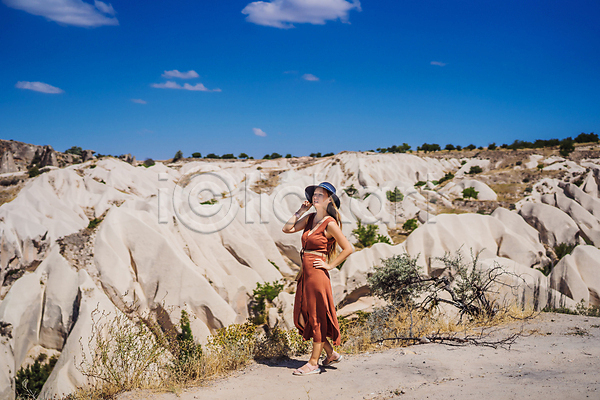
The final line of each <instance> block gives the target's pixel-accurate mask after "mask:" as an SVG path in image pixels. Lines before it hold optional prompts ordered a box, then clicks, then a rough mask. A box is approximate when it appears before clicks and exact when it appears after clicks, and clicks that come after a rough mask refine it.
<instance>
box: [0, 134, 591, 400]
mask: <svg viewBox="0 0 600 400" xmlns="http://www.w3.org/2000/svg"><path fill="white" fill-rule="evenodd" d="M6 143H7V142H6V141H3V142H2V145H3V146H4V145H5V144H6ZM8 143H9V144H10V142H8ZM12 143H16V142H12ZM10 145H11V146H13V144H10ZM5 148H6V147H5ZM15 148H16V150H13V148H12V147H11V148H10V151H9V152H6V151H4V152H3V153H2V154H4V155H6V154H11V155H12V163H13V164H15V165H20V163H24V164H23V165H25V164H27V163H31V160H30V161H27V160H28V158H27V157H30V156H31V157H32V160H33V157H35V156H36V153H38V151H39V149H37V148H36V149H31V148H28V147H26V146H25V147H19V146H16V147H15ZM44 151H47V152H49V151H50V150H47V149H46V150H44ZM32 152H33V155H32ZM581 152H585V154H587V155H588V157H582V156H581V154H580V153H581ZM17 153H18V154H20V156H18V157H17V156H16V154H17ZM487 153H489V154H491V156H490V157H489V159H484V157H485V156H486V154H487ZM487 153H485V152H479V154H467V153H461V152H449V153H447V154H445V155H444V156H443V157H442V156H440V155H439V154H437V155H435V157H429V155H414V154H374V153H355V152H342V153H340V154H337V155H335V156H331V157H325V158H319V159H314V158H311V157H301V158H296V159H283V158H282V159H276V160H247V161H240V160H235V161H234V160H232V161H225V160H198V161H191V160H182V161H179V162H177V163H166V162H165V163H161V162H157V163H156V165H154V166H152V167H150V168H145V167H144V166H142V165H141V164H139V163H136V162H135V161H134V160H133V158H131V160H129V161H131V163H127V162H124V161H121V160H118V159H115V158H112V157H107V158H102V159H96V158H93V157H92V158H91V159H89V160H87V161H85V162H82V163H78V164H68V163H67V164H65V166H64V167H62V168H53V169H51V170H49V171H48V172H45V173H43V174H41V175H39V176H37V177H35V178H30V179H29V178H25V177H24V178H23V181H22V182H20V183H17V184H19V185H21V186H22V187H21V189H20V191H19V192H18V195H16V197H15V198H14V199H13V200H12V201H10V202H8V203H6V204H3V205H2V206H1V207H0V246H1V247H0V249H1V251H0V282H2V288H1V289H0V321H1V322H2V327H3V328H2V331H1V333H0V334H1V335H2V337H1V338H0V388H4V389H0V399H12V398H14V373H15V371H16V370H18V369H19V368H20V367H21V366H22V365H24V364H25V363H27V362H28V360H29V359H31V357H32V355H33V354H39V352H44V351H46V352H48V353H53V352H54V353H60V357H59V361H58V363H57V365H56V367H55V368H54V371H53V373H52V375H51V377H50V379H49V380H48V382H47V383H46V385H45V386H44V390H43V392H42V397H43V398H48V397H52V396H53V395H59V396H60V395H63V394H66V393H69V392H71V391H72V390H74V388H75V387H77V386H78V385H81V384H82V383H83V382H84V381H85V379H84V377H83V375H82V374H81V372H80V371H79V370H78V369H77V365H78V364H77V362H78V360H80V359H81V348H80V338H81V342H86V339H87V338H88V337H89V336H90V334H91V333H90V329H91V328H90V326H91V322H90V318H91V313H92V311H93V310H100V311H102V312H105V313H106V314H107V315H118V314H125V315H128V316H129V317H130V318H139V317H143V318H153V319H154V320H155V321H156V322H157V323H158V324H159V325H160V326H161V327H162V328H163V329H165V330H169V329H173V327H174V326H176V325H178V323H179V316H180V311H181V310H186V311H187V312H188V313H189V314H190V315H192V316H193V317H194V318H193V319H192V330H193V332H194V335H195V337H197V338H200V339H201V340H205V338H206V337H207V336H208V335H209V334H210V333H211V332H214V330H216V329H218V328H221V327H223V326H226V325H229V324H231V323H235V322H241V321H243V320H245V319H246V318H247V316H248V302H249V300H250V297H251V294H252V290H253V289H254V288H255V287H256V284H257V283H264V282H273V281H277V280H283V281H287V282H289V283H288V289H287V291H284V292H282V293H281V294H280V295H279V297H278V298H277V299H276V300H275V302H276V305H277V308H278V309H279V310H280V312H278V311H276V310H274V309H272V310H270V313H269V323H270V324H273V325H274V324H279V325H280V326H283V327H286V328H293V326H292V325H293V322H292V320H291V318H290V316H291V310H292V307H291V306H292V300H293V295H292V294H290V292H292V291H293V279H292V278H293V276H294V275H295V273H296V272H297V270H298V264H299V262H300V259H299V250H300V240H299V237H298V235H286V234H283V233H282V232H281V226H282V225H283V223H284V222H285V221H286V220H287V219H288V218H289V216H290V215H291V214H292V213H293V212H294V211H296V209H297V208H298V205H299V203H300V201H301V200H302V198H303V189H304V187H305V186H307V185H309V184H314V183H318V182H320V181H324V180H326V181H329V182H331V183H332V184H334V185H335V186H336V187H337V188H338V193H339V194H340V199H341V202H342V207H341V213H342V219H343V226H342V230H343V232H344V234H345V235H346V236H347V237H348V238H350V240H351V242H354V241H355V240H356V239H355V238H354V237H353V235H352V230H353V229H354V228H356V226H357V221H358V219H360V220H361V221H362V222H363V223H374V224H376V225H377V226H378V227H379V233H382V234H384V235H388V236H391V237H392V238H393V239H395V244H394V245H388V244H384V243H379V244H376V245H374V246H372V247H370V248H367V249H363V250H360V251H357V252H355V253H353V254H352V255H351V256H350V258H349V259H348V260H347V261H346V263H345V264H344V267H343V268H342V269H341V270H339V271H338V270H334V271H332V273H331V278H332V285H333V289H334V297H335V299H336V302H338V304H340V305H342V306H344V308H342V309H341V310H340V312H341V313H348V312H352V311H353V310H356V309H360V308H364V307H365V306H368V305H369V304H370V303H369V296H368V295H369V292H368V287H367V285H366V277H367V276H368V273H369V271H370V270H371V268H372V267H373V265H376V264H377V263H379V262H380V259H381V258H385V257H390V256H392V255H395V254H401V253H404V252H407V253H408V254H410V255H412V256H417V255H418V257H419V260H420V263H421V265H423V266H425V267H426V269H427V273H429V274H435V273H436V270H438V269H439V268H440V266H439V264H437V263H436V258H437V257H440V256H443V255H444V254H445V253H446V252H454V251H456V250H457V249H459V248H463V249H471V250H472V251H473V252H474V253H479V254H480V260H481V261H482V264H483V266H484V267H486V266H490V265H492V264H494V263H498V264H500V265H502V266H504V267H505V268H506V269H507V270H509V271H511V272H514V273H515V274H518V275H519V276H521V277H522V280H520V281H518V282H512V283H515V284H518V285H519V287H520V289H519V290H520V299H521V301H523V302H524V303H528V304H535V305H536V306H537V307H538V308H541V307H544V306H546V305H550V306H557V305H559V304H562V305H565V304H566V305H569V306H574V305H575V303H577V302H579V301H580V300H583V302H584V304H586V305H587V304H591V305H600V296H599V294H600V283H599V282H598V281H597V278H596V277H597V276H598V269H599V268H600V261H599V260H600V257H598V255H599V253H598V252H600V250H598V246H599V245H600V243H599V238H600V199H599V198H598V177H599V176H600V160H599V159H598V158H593V156H594V153H593V149H589V148H587V147H586V148H585V149H577V150H576V151H575V152H574V153H573V154H572V156H571V157H569V159H565V158H561V157H558V156H556V155H555V154H552V153H547V152H540V153H539V154H536V153H535V152H532V151H524V152H522V154H521V156H520V157H521V158H520V159H519V157H518V156H519V154H518V152H517V153H513V152H503V151H500V150H498V151H495V152H487ZM503 154H504V155H505V156H506V157H502V155H503ZM4 155H3V156H2V157H3V164H2V165H7V166H9V165H12V164H11V161H10V158H11V156H9V155H6V156H4ZM41 155H42V159H44V153H42V154H41ZM463 155H470V156H471V157H462V156H463ZM46 159H48V160H50V162H53V161H52V160H53V157H52V155H51V154H50V155H48V156H47V157H46ZM60 159H62V156H60V155H56V156H55V157H54V160H57V161H58V160H60ZM506 160H512V161H511V162H507V161H506ZM515 160H517V161H515ZM136 165H137V166H136ZM540 165H541V167H540ZM472 166H478V167H480V168H481V170H482V172H481V173H476V174H471V173H469V171H470V169H471V167H472ZM55 167H56V166H55ZM448 172H452V173H453V174H454V176H455V177H454V178H453V179H450V180H448V181H446V182H444V183H442V184H439V183H438V182H437V181H439V180H440V179H441V178H442V177H444V176H445V175H446V173H448ZM420 181H423V182H424V183H425V184H424V185H422V186H417V187H415V184H416V183H417V182H420ZM8 186H9V187H10V186H11V185H8ZM470 187H472V188H474V190H475V191H477V192H479V193H482V197H483V198H482V199H479V198H478V199H471V200H467V199H463V198H462V190H464V189H465V188H470ZM396 188H397V190H399V191H400V192H401V193H402V199H401V201H397V202H390V200H389V198H388V196H387V192H388V191H394V190H395V189H396ZM351 189H354V190H351ZM494 196H495V197H494ZM502 206H504V207H502ZM469 210H472V211H478V213H472V212H471V213H469V212H467V211H469ZM412 218H416V219H419V220H420V221H421V224H420V226H419V227H418V228H417V229H416V230H415V231H414V232H412V233H410V234H408V233H409V232H403V231H402V228H401V227H402V225H403V223H404V222H405V221H407V220H409V219H412ZM403 238H406V240H404V241H402V239H403ZM558 246H570V247H571V248H573V251H572V253H571V254H570V255H566V256H564V257H562V258H560V259H559V255H557V251H558ZM540 270H545V271H551V272H550V274H549V276H546V275H544V274H543V273H542V272H540Z"/></svg>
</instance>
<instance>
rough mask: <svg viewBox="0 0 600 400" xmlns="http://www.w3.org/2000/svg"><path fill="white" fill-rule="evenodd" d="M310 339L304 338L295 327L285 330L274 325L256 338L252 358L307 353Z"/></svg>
mask: <svg viewBox="0 0 600 400" xmlns="http://www.w3.org/2000/svg"><path fill="white" fill-rule="evenodd" d="M310 345H311V344H310V341H307V340H304V339H303V338H302V336H300V334H299V333H298V331H297V330H296V329H294V330H291V331H286V330H283V329H280V328H278V327H275V328H273V329H269V330H267V331H266V332H265V334H264V335H262V336H259V337H258V338H257V340H256V345H255V350H254V358H255V359H257V360H261V359H273V358H284V357H294V356H299V355H302V354H306V353H308V351H309V350H310Z"/></svg>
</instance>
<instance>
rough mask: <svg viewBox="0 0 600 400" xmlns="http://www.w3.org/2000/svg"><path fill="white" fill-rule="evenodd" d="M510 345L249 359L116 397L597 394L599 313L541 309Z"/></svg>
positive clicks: (206, 399)
mask: <svg viewBox="0 0 600 400" xmlns="http://www.w3.org/2000/svg"><path fill="white" fill-rule="evenodd" d="M521 329H522V330H523V334H524V336H523V337H520V338H519V339H517V341H516V343H514V344H513V345H512V347H511V348H510V350H506V349H494V348H489V347H479V346H473V345H469V346H464V347H453V346H448V345H443V344H431V343H430V344H422V345H415V346H411V347H405V348H396V349H391V350H385V351H381V352H375V353H370V354H369V353H366V354H360V355H345V359H344V360H343V361H342V362H340V363H339V364H336V365H335V366H332V367H330V368H327V369H325V371H324V372H322V373H321V374H320V375H310V376H305V377H297V376H293V375H292V371H293V370H294V369H295V368H297V367H300V366H302V365H303V364H304V362H305V361H306V359H307V358H308V356H305V357H301V358H298V359H291V360H285V361H281V362H272V363H254V364H252V365H250V366H248V367H247V368H245V369H244V370H241V371H238V372H236V373H234V374H232V375H230V376H227V377H225V378H221V379H218V380H215V381H212V382H210V383H209V384H208V385H206V386H204V387H195V388H190V389H186V390H184V391H181V392H179V393H152V392H147V391H138V392H131V393H125V394H122V395H120V396H119V397H118V399H119V400H134V399H135V400H137V399H142V398H143V399H154V400H171V399H173V400H174V399H182V400H188V399H189V400H192V399H203V400H212V399H215V400H216V399H219V400H224V399H232V400H242V399H314V400H317V399H377V400H380V399H461V400H462V399H464V400H467V399H477V400H492V399H544V400H549V399H586V398H590V399H599V398H600V379H599V378H598V368H599V367H600V318H594V317H584V316H574V315H565V314H552V313H544V314H541V315H540V316H538V317H537V318H535V319H534V320H530V321H528V322H526V323H524V324H523V323H521V322H519V323H512V324H510V325H508V326H506V327H503V328H502V330H501V331H499V332H497V333H495V335H498V337H501V336H508V335H509V334H510V333H511V332H515V331H518V330H521Z"/></svg>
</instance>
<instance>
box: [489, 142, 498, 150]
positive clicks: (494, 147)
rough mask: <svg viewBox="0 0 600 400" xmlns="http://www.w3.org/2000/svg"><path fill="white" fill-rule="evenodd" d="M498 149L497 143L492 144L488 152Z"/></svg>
mask: <svg viewBox="0 0 600 400" xmlns="http://www.w3.org/2000/svg"><path fill="white" fill-rule="evenodd" d="M497 148H498V147H497V146H496V143H490V144H489V145H488V150H496V149H497Z"/></svg>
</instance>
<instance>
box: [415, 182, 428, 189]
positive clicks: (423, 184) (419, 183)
mask: <svg viewBox="0 0 600 400" xmlns="http://www.w3.org/2000/svg"><path fill="white" fill-rule="evenodd" d="M426 184H427V182H425V181H419V182H417V183H415V187H416V188H418V187H421V186H425V185H426Z"/></svg>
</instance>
